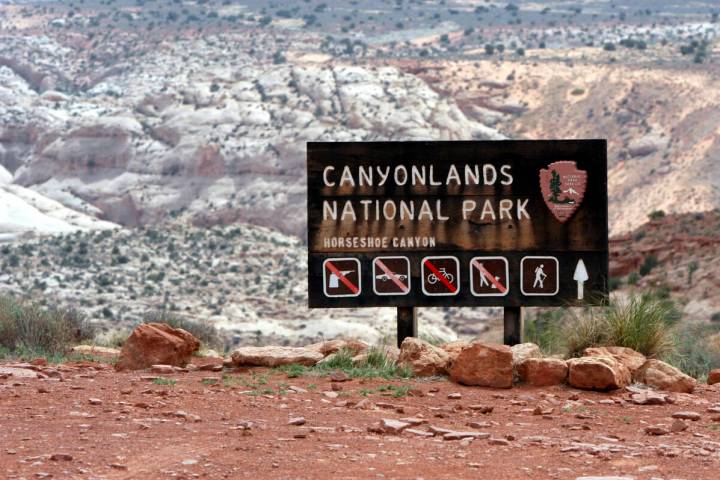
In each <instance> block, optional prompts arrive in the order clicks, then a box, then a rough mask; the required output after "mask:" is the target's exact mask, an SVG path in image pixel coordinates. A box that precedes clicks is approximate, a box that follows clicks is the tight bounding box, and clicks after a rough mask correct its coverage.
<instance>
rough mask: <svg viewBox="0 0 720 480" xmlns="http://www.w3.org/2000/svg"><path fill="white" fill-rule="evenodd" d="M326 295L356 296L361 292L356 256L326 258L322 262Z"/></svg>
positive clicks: (358, 262)
mask: <svg viewBox="0 0 720 480" xmlns="http://www.w3.org/2000/svg"><path fill="white" fill-rule="evenodd" d="M323 289H324V292H325V296H326V297H357V296H358V295H360V292H361V285H360V261H359V260H358V259H357V258H328V259H327V260H325V261H324V262H323Z"/></svg>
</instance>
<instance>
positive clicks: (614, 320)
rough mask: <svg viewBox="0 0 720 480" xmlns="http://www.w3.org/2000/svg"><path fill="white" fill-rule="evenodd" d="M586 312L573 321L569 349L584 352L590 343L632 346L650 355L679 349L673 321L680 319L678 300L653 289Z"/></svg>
mask: <svg viewBox="0 0 720 480" xmlns="http://www.w3.org/2000/svg"><path fill="white" fill-rule="evenodd" d="M585 312H586V313H585V314H584V315H583V316H581V317H580V318H578V319H577V320H576V321H575V322H572V323H571V324H570V328H569V329H568V332H567V334H566V336H567V343H566V345H567V353H568V355H569V356H571V357H574V356H580V355H582V351H583V350H585V349H586V348H588V347H599V346H619V347H628V348H632V349H633V350H635V351H638V352H640V353H642V354H643V355H646V356H648V357H660V358H663V357H666V356H668V355H670V354H672V353H673V351H674V349H675V341H674V340H675V339H674V338H673V334H672V325H673V324H674V323H675V322H677V320H678V319H679V312H678V310H677V309H676V308H675V305H674V303H673V302H672V301H671V300H669V299H666V298H659V297H658V296H657V295H655V294H652V293H644V294H640V295H633V296H631V297H630V298H628V299H626V300H614V301H612V302H610V304H609V305H608V306H607V307H603V308H602V309H600V310H599V311H593V310H591V309H587V310H585Z"/></svg>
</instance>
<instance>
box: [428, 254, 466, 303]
mask: <svg viewBox="0 0 720 480" xmlns="http://www.w3.org/2000/svg"><path fill="white" fill-rule="evenodd" d="M422 290H423V293H424V294H425V295H430V296H448V295H457V293H458V292H459V291H460V262H459V261H458V259H457V258H456V257H425V258H423V260H422Z"/></svg>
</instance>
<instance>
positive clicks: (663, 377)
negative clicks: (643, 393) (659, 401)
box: [633, 359, 697, 393]
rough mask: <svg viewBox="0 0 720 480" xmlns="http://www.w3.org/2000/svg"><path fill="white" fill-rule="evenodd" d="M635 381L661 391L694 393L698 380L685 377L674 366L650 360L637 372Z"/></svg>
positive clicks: (634, 377)
mask: <svg viewBox="0 0 720 480" xmlns="http://www.w3.org/2000/svg"><path fill="white" fill-rule="evenodd" d="M633 379H634V380H635V381H636V382H639V383H644V384H645V385H649V386H651V387H653V388H657V389H659V390H665V391H668V392H683V393H692V392H693V390H695V384H696V383H697V382H696V380H695V379H694V378H692V377H690V376H688V375H685V374H684V373H682V372H681V371H680V370H678V369H677V368H675V367H673V366H672V365H668V364H667V363H665V362H661V361H660V360H655V359H650V360H648V361H646V362H645V364H644V365H643V366H642V367H640V369H639V370H638V371H637V372H635V375H634V376H633Z"/></svg>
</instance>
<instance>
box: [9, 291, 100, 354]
mask: <svg viewBox="0 0 720 480" xmlns="http://www.w3.org/2000/svg"><path fill="white" fill-rule="evenodd" d="M94 334H95V332H94V328H93V327H92V325H91V324H90V323H89V321H88V320H87V318H86V317H85V315H84V314H82V313H81V312H80V311H78V310H75V309H65V308H43V307H41V306H40V305H38V304H36V303H31V302H26V301H22V300H18V299H15V298H13V297H11V296H0V346H1V347H2V348H3V349H4V350H5V352H6V354H8V355H21V356H57V355H63V354H64V353H65V352H66V351H67V350H68V349H69V348H70V347H73V346H75V345H77V344H78V343H82V342H83V341H86V340H89V339H92V338H93V337H94Z"/></svg>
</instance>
